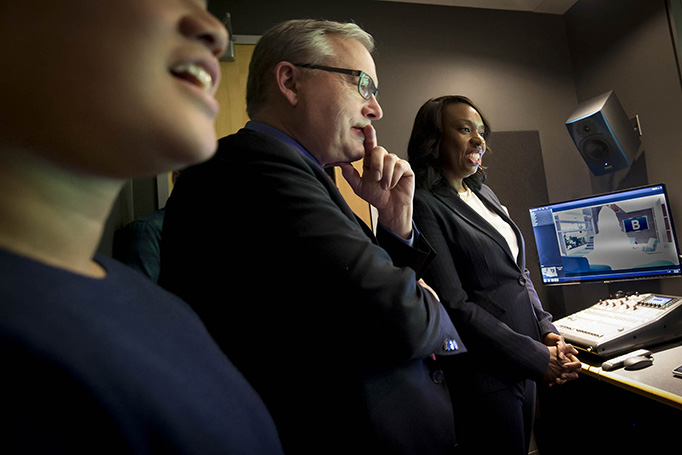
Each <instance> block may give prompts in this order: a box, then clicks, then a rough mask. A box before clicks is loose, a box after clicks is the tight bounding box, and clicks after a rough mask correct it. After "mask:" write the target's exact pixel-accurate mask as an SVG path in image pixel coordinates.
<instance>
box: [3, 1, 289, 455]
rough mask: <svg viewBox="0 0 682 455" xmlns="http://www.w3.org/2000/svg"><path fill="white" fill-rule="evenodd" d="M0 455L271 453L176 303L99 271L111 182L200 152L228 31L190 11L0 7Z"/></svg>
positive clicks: (238, 381)
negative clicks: (1, 60) (0, 60)
mask: <svg viewBox="0 0 682 455" xmlns="http://www.w3.org/2000/svg"><path fill="white" fill-rule="evenodd" d="M0 37H1V38H2V39H1V42H2V43H3V44H2V45H0V47H1V48H2V51H3V54H4V56H5V57H6V58H7V59H8V60H7V61H8V62H11V64H10V66H11V69H10V68H9V67H8V68H7V69H6V70H5V71H3V72H2V74H1V75H0V81H1V82H2V85H3V87H5V90H4V91H3V95H2V107H3V108H2V112H3V116H2V121H0V219H1V220H2V222H1V223H0V357H1V358H2V367H3V368H2V375H0V390H1V391H2V392H1V393H2V398H0V403H2V405H1V406H0V414H1V415H2V422H3V425H2V427H1V428H0V447H2V451H3V452H7V453H30V454H36V453H69V454H80V453H88V454H91V453H101V452H103V451H104V452H107V453H134V454H151V453H158V454H199V455H206V454H234V453H240V454H264V453H268V454H270V453H274V454H279V453H282V452H281V445H280V443H279V440H278V436H277V433H276V429H275V426H274V423H273V421H272V419H271V417H270V416H269V414H268V412H267V409H266V408H265V406H264V404H263V402H262V401H261V400H260V398H259V397H258V395H257V394H256V392H255V391H254V390H253V389H252V388H251V387H250V386H249V385H248V383H247V382H246V380H245V379H244V377H243V376H242V375H241V374H240V373H239V372H238V370H236V369H235V367H234V366H233V365H232V364H231V363H230V361H229V360H228V359H227V358H226V357H225V355H224V354H223V353H222V352H221V350H220V349H219V347H218V346H217V345H216V343H215V341H214V340H213V339H212V338H211V337H210V335H209V334H208V331H207V330H206V328H205V326H204V325H203V324H202V323H201V321H200V319H199V318H198V316H197V315H196V314H195V313H194V312H193V311H192V310H191V309H190V308H189V307H188V306H187V305H186V304H185V303H184V302H182V301H181V300H179V299H178V298H177V297H176V296H174V295H172V294H170V293H168V292H167V291H164V290H163V289H161V288H159V287H158V286H157V285H155V284H153V283H152V282H151V281H150V280H148V279H147V278H146V277H143V276H142V275H140V274H138V273H136V272H134V271H132V270H131V269H129V268H128V267H126V266H124V265H122V264H120V263H119V262H117V261H115V260H113V259H110V258H107V257H105V256H103V255H100V254H97V253H96V249H97V246H98V244H99V242H100V238H101V235H102V231H103V228H104V225H105V222H106V220H107V217H108V215H109V212H110V210H111V207H112V205H113V203H114V201H115V199H116V197H117V195H118V193H119V191H120V189H121V188H122V186H123V184H124V182H125V180H126V179H127V178H131V177H140V176H150V175H155V174H157V173H161V172H168V171H170V170H171V169H176V168H178V167H180V166H184V165H189V164H192V163H196V162H199V161H202V160H205V159H208V158H209V157H210V156H211V155H212V154H213V153H214V151H215V147H216V145H215V132H214V129H213V122H214V118H215V115H216V113H217V109H218V106H217V103H216V102H215V99H214V97H213V94H214V92H215V89H216V86H217V84H218V81H219V78H220V72H219V67H218V61H217V58H218V56H219V55H221V54H222V53H223V51H224V49H225V46H226V42H227V32H226V31H225V29H224V27H223V26H222V24H221V23H220V22H219V21H218V20H217V19H216V18H215V17H213V16H212V15H210V14H209V13H208V12H207V11H206V4H205V2H202V1H197V0H117V1H113V0H97V1H91V0H60V1H57V2H55V1H45V0H25V1H20V2H2V4H0Z"/></svg>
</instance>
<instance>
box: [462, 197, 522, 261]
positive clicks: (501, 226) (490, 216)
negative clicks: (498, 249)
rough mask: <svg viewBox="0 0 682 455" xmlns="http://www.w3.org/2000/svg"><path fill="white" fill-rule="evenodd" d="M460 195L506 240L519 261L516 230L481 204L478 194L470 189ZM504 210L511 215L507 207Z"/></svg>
mask: <svg viewBox="0 0 682 455" xmlns="http://www.w3.org/2000/svg"><path fill="white" fill-rule="evenodd" d="M457 194H458V195H459V197H460V199H462V200H463V201H464V202H465V203H466V204H467V205H468V206H469V207H471V208H472V209H474V210H475V211H476V213H478V214H479V215H481V216H482V217H483V218H484V219H485V220H486V221H487V222H488V223H490V224H491V225H492V227H494V228H495V229H496V230H497V232H499V233H500V235H502V237H504V239H505V240H506V241H507V244H508V245H509V249H510V250H511V252H512V255H513V257H514V259H515V260H517V261H518V258H519V242H518V241H517V240H516V234H515V233H514V229H512V227H511V226H510V225H509V224H508V223H507V222H506V221H504V220H503V219H502V217H501V216H500V215H498V214H497V213H495V212H493V211H492V210H490V209H489V208H488V207H486V206H485V204H483V202H481V200H480V199H479V198H478V196H476V194H475V193H474V192H473V191H471V190H470V189H469V188H467V190H466V191H463V192H457ZM502 208H503V209H504V211H505V213H506V214H507V215H509V211H508V210H507V207H505V206H502Z"/></svg>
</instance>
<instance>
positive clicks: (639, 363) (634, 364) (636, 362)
mask: <svg viewBox="0 0 682 455" xmlns="http://www.w3.org/2000/svg"><path fill="white" fill-rule="evenodd" d="M653 363H654V359H653V358H652V357H646V356H643V355H636V356H634V357H629V358H627V359H625V362H623V365H624V366H625V369H626V370H641V369H642V368H646V367H648V366H650V365H651V364H653Z"/></svg>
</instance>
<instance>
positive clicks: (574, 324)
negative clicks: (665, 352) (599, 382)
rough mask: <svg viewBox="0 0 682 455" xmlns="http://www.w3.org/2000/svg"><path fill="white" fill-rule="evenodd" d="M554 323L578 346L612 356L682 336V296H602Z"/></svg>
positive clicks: (605, 355)
mask: <svg viewBox="0 0 682 455" xmlns="http://www.w3.org/2000/svg"><path fill="white" fill-rule="evenodd" d="M554 325H555V326H556V328H557V329H558V330H559V332H561V334H562V335H563V336H564V338H565V339H566V341H568V342H569V343H571V344H573V345H574V346H575V347H576V348H578V349H582V350H585V351H587V352H590V353H593V354H597V355H599V356H600V357H611V356H614V355H617V354H620V353H623V352H626V351H632V350H634V349H638V348H645V347H650V346H653V345H656V344H659V343H663V342H666V341H670V340H672V339H675V338H678V337H682V298H680V297H674V296H670V295H660V294H634V295H629V296H618V297H616V298H609V299H606V300H600V301H599V302H597V303H595V304H594V305H592V306H591V307H588V308H586V309H584V310H581V311H578V312H577V313H574V314H571V315H569V316H566V317H565V318H562V319H559V320H557V321H556V322H555V323H554Z"/></svg>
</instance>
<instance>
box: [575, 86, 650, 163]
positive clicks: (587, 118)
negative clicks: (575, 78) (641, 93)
mask: <svg viewBox="0 0 682 455" xmlns="http://www.w3.org/2000/svg"><path fill="white" fill-rule="evenodd" d="M566 127H567V128H568V133H569V134H570V135H571V138H572V139H573V142H575V145H576V146H577V147H578V151H579V152H580V155H581V156H582V157H583V159H584V160H585V163H587V166H588V167H589V168H590V171H591V172H592V173H593V174H594V175H604V174H608V173H610V172H615V171H617V170H619V169H625V168H627V167H629V166H630V165H631V164H632V162H633V161H634V159H635V158H636V156H637V152H638V151H639V146H640V144H641V140H640V138H639V136H640V134H639V132H638V125H633V121H632V120H630V118H629V117H628V116H627V115H626V114H625V111H624V110H623V106H621V104H620V102H619V101H618V98H616V94H615V93H614V92H613V90H611V91H609V92H607V93H604V94H602V95H599V96H597V97H595V98H592V99H590V100H587V101H585V102H583V103H580V104H579V105H578V107H576V109H575V110H574V111H573V113H572V114H571V116H570V117H569V119H568V120H566Z"/></svg>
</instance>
